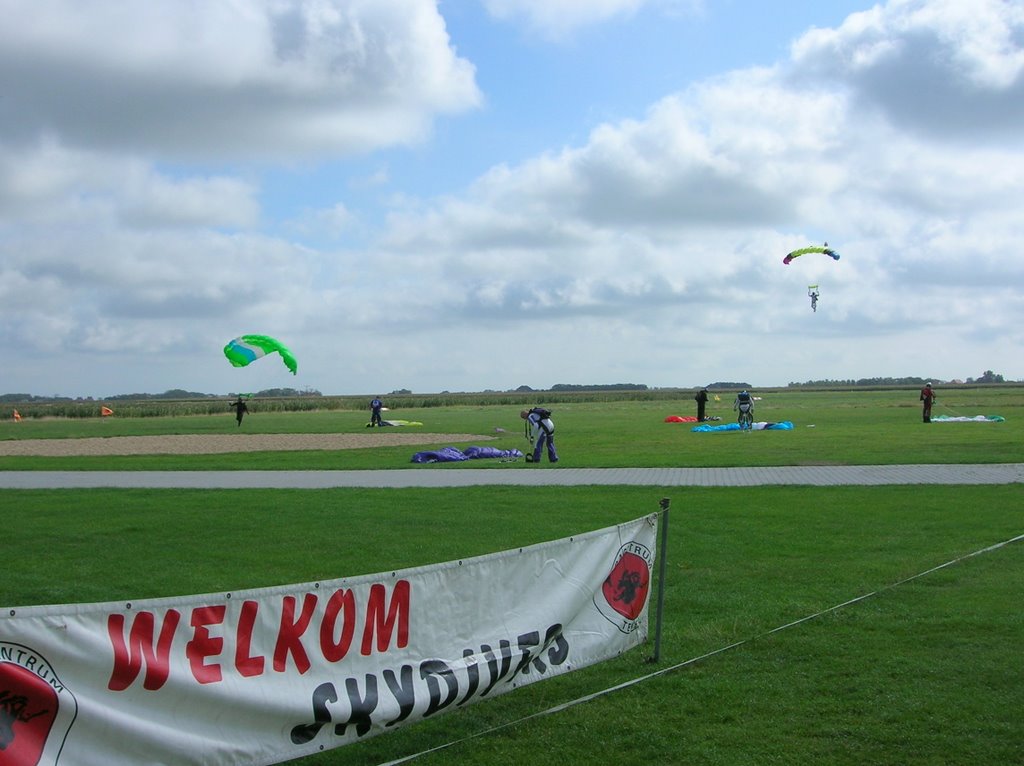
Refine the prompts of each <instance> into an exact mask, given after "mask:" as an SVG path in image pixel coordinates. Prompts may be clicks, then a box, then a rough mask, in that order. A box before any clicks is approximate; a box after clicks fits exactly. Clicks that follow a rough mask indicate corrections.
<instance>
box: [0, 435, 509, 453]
mask: <svg viewBox="0 0 1024 766" xmlns="http://www.w3.org/2000/svg"><path fill="white" fill-rule="evenodd" d="M494 438H495V437H493V436H481V435H479V434H425V433H394V432H390V431H389V432H386V433H381V432H379V431H373V432H372V433H365V434H363V433H356V434H244V433H242V434H205V435H190V434H168V435H166V436H110V437H100V438H86V439H21V440H11V441H0V455H2V456H5V457H8V456H15V455H16V456H34V457H75V456H79V455H101V456H102V455H213V454H218V453H226V452H284V451H288V452H292V451H303V450H343V449H361V448H365V447H401V446H405V445H408V446H424V447H426V446H428V445H435V446H444V445H446V444H457V443H465V442H478V443H479V442H486V441H490V440H492V439H494Z"/></svg>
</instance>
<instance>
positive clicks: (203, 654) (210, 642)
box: [185, 605, 227, 684]
mask: <svg viewBox="0 0 1024 766" xmlns="http://www.w3.org/2000/svg"><path fill="white" fill-rule="evenodd" d="M226 611H227V607H225V606H223V605H221V606H203V607H199V608H198V609H193V610H192V623H191V624H192V628H193V632H192V640H191V641H189V642H188V643H187V644H186V645H185V656H186V657H188V662H189V665H190V666H191V668H192V676H193V677H194V678H195V679H196V680H197V681H198V682H199V683H201V684H212V683H214V682H216V681H220V680H221V679H222V678H223V676H222V675H221V672H220V665H219V664H213V665H207V664H206V662H205V660H206V658H207V657H214V656H216V655H218V654H220V653H221V650H223V648H224V639H223V638H222V637H220V636H211V635H210V631H209V630H208V629H207V627H206V626H207V625H220V624H221V623H222V622H224V613H225V612H226Z"/></svg>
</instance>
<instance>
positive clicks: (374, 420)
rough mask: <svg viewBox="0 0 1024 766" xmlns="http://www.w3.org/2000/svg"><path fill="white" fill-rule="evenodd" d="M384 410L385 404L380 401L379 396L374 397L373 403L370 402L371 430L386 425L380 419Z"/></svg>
mask: <svg viewBox="0 0 1024 766" xmlns="http://www.w3.org/2000/svg"><path fill="white" fill-rule="evenodd" d="M383 408H384V402H382V401H381V400H380V397H379V396H375V397H373V401H372V402H370V428H373V427H374V426H378V427H380V426H383V425H384V423H383V421H382V420H381V418H380V411H381V410H382V409H383Z"/></svg>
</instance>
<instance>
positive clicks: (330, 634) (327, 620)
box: [320, 589, 356, 662]
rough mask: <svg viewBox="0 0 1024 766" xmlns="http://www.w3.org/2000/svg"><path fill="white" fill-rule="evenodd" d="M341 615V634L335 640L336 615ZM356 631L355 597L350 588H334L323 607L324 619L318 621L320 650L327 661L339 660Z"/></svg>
mask: <svg viewBox="0 0 1024 766" xmlns="http://www.w3.org/2000/svg"><path fill="white" fill-rule="evenodd" d="M339 616H340V617H341V620H342V624H341V635H340V636H338V639H337V641H335V639H334V637H335V636H336V635H337V633H338V628H337V623H338V617H339ZM355 632H356V597H355V594H354V593H352V591H351V590H345V589H341V590H336V591H334V595H333V596H331V597H330V599H328V601H327V606H326V607H325V608H324V619H323V622H321V623H320V651H321V652H323V654H324V659H325V660H327V661H328V662H340V661H341V660H342V659H343V658H344V657H345V655H346V654H348V650H349V648H350V647H351V646H352V636H353V635H354V634H355Z"/></svg>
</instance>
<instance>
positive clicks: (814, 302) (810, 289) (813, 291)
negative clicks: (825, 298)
mask: <svg viewBox="0 0 1024 766" xmlns="http://www.w3.org/2000/svg"><path fill="white" fill-rule="evenodd" d="M807 294H808V295H809V296H810V297H811V310H812V311H813V312H814V313H818V296H819V295H821V293H819V292H818V286H817V285H808V286H807Z"/></svg>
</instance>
